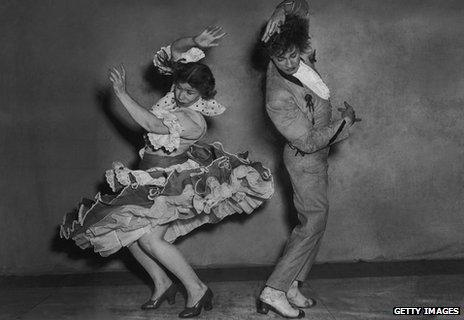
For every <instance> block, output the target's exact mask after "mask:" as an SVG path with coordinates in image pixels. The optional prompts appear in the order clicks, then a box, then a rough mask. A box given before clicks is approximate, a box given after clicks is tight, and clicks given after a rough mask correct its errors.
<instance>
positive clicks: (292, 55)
mask: <svg viewBox="0 0 464 320" xmlns="http://www.w3.org/2000/svg"><path fill="white" fill-rule="evenodd" d="M271 60H272V62H274V64H275V66H276V67H277V68H278V69H279V70H280V71H282V72H283V73H285V74H288V75H292V74H294V73H295V72H297V71H298V67H299V66H300V50H298V48H296V47H293V48H291V49H289V50H288V51H286V52H284V53H283V54H281V55H279V56H271Z"/></svg>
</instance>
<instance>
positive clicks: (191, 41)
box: [171, 26, 226, 61]
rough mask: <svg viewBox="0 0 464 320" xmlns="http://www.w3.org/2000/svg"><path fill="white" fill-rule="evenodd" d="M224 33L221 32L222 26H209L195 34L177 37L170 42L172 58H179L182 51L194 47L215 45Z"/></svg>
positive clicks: (175, 59)
mask: <svg viewBox="0 0 464 320" xmlns="http://www.w3.org/2000/svg"><path fill="white" fill-rule="evenodd" d="M225 35H226V33H225V32H222V27H220V26H209V27H207V28H206V29H205V30H203V31H202V32H201V33H200V34H198V35H196V36H192V37H185V38H180V39H177V40H175V41H174V42H173V43H172V44H171V54H172V60H173V61H177V60H179V58H180V55H181V54H182V53H184V52H187V51H188V50H190V49H191V48H194V47H197V48H200V49H205V48H211V47H217V46H218V43H217V42H218V41H219V40H220V39H221V38H223V37H224V36H225Z"/></svg>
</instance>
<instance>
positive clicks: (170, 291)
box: [140, 283, 177, 310]
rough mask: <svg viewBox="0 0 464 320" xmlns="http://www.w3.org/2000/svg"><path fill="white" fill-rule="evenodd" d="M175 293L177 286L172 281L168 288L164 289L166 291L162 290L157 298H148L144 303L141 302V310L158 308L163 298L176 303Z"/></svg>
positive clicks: (170, 302)
mask: <svg viewBox="0 0 464 320" xmlns="http://www.w3.org/2000/svg"><path fill="white" fill-rule="evenodd" d="M176 293H177V286H176V284H175V283H173V284H171V285H170V286H169V288H167V289H166V291H164V292H163V294H162V295H160V296H159V298H158V299H155V300H152V299H150V300H148V301H147V302H145V303H144V304H142V305H141V306H140V307H141V308H142V310H153V309H158V308H159V306H160V305H161V304H162V303H163V301H164V300H167V301H168V303H169V304H174V303H176Z"/></svg>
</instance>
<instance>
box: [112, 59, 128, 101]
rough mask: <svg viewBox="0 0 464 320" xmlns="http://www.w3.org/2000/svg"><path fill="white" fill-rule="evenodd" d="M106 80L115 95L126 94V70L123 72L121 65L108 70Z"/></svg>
mask: <svg viewBox="0 0 464 320" xmlns="http://www.w3.org/2000/svg"><path fill="white" fill-rule="evenodd" d="M108 78H109V79H110V81H111V83H112V84H113V90H114V92H115V93H116V94H123V93H126V70H124V65H123V64H120V65H119V66H117V67H112V68H111V69H110V70H109V76H108Z"/></svg>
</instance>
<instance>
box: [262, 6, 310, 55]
mask: <svg viewBox="0 0 464 320" xmlns="http://www.w3.org/2000/svg"><path fill="white" fill-rule="evenodd" d="M308 29H309V23H308V20H307V19H304V18H301V17H299V16H296V15H288V16H286V17H285V23H284V24H283V25H282V26H280V33H277V32H276V33H274V34H273V35H272V36H271V37H270V39H269V40H268V41H267V42H266V43H265V44H264V47H265V49H266V51H267V53H268V54H269V55H270V56H274V57H276V56H280V55H282V54H284V53H285V52H287V51H288V50H290V49H292V48H293V47H296V48H298V49H299V50H300V52H303V51H306V50H307V49H308V47H309V46H310V42H309V39H310V37H309V32H308Z"/></svg>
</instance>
